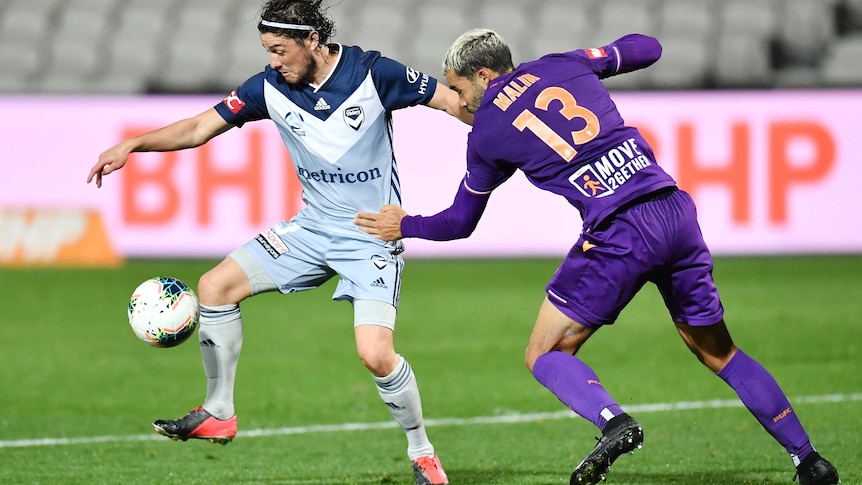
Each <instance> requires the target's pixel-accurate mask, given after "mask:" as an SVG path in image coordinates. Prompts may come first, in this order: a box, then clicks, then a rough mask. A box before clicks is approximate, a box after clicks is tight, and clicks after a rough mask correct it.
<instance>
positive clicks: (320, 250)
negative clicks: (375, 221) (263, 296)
mask: <svg viewBox="0 0 862 485" xmlns="http://www.w3.org/2000/svg"><path fill="white" fill-rule="evenodd" d="M357 234H358V235H359V236H358V237H350V236H347V235H342V234H336V233H322V232H319V231H315V230H310V229H308V228H305V227H302V226H300V224H299V223H297V222H281V223H279V224H277V225H276V226H274V227H272V228H271V229H268V230H266V231H264V232H262V233H260V234H259V235H258V236H257V237H255V238H254V239H252V240H250V241H249V242H247V243H245V244H244V245H243V246H241V247H240V248H238V249H236V250H235V251H233V252H232V253H231V254H230V257H231V258H232V259H234V260H235V261H236V262H237V263H238V264H239V265H240V267H241V268H242V269H243V271H244V272H245V274H246V276H248V279H249V281H250V282H251V285H252V294H258V293H265V292H268V291H275V290H278V291H281V292H282V293H293V292H296V291H303V290H310V289H313V288H317V287H319V286H321V285H322V284H324V283H326V282H327V281H329V279H330V278H332V277H333V276H336V275H338V276H339V280H338V285H337V286H336V288H335V293H334V294H333V295H332V299H333V300H348V301H351V302H352V301H353V300H375V301H382V302H385V303H388V304H390V305H392V306H393V307H395V308H398V301H399V299H400V297H401V273H402V271H403V269H404V260H403V259H402V257H401V245H400V244H392V243H384V242H383V241H379V242H378V241H376V240H372V239H368V238H361V237H362V235H364V233H359V232H357Z"/></svg>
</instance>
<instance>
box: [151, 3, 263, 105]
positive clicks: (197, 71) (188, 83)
mask: <svg viewBox="0 0 862 485" xmlns="http://www.w3.org/2000/svg"><path fill="white" fill-rule="evenodd" d="M174 14H175V22H174V23H173V24H172V26H171V28H170V29H169V30H168V31H167V32H166V33H165V34H164V35H165V41H166V46H167V52H166V54H167V56H166V59H165V62H163V63H160V64H159V69H158V70H157V71H156V72H155V74H156V76H155V78H153V79H151V82H152V84H151V86H152V88H153V89H154V90H156V91H159V92H194V91H199V90H200V89H201V88H205V89H206V88H210V86H211V85H212V83H213V81H214V79H213V78H214V76H215V72H216V70H217V66H218V64H219V63H220V62H221V59H222V58H221V56H222V52H223V51H224V49H225V48H226V47H227V46H226V45H224V44H220V43H219V41H220V40H221V41H223V40H224V37H223V33H224V31H225V29H226V27H227V25H226V20H227V17H226V16H225V12H224V10H222V9H219V8H212V7H211V6H209V5H207V4H205V3H190V4H186V5H184V6H181V7H180V8H179V9H178V10H177V11H176V12H175V13H174ZM261 50H262V49H261ZM210 89H211V88H210Z"/></svg>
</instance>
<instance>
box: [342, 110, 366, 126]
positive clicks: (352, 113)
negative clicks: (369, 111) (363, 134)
mask: <svg viewBox="0 0 862 485" xmlns="http://www.w3.org/2000/svg"><path fill="white" fill-rule="evenodd" d="M364 121H365V112H364V111H362V107H361V106H351V107H349V108H347V109H345V110H344V122H345V123H347V126H349V127H351V128H353V129H354V130H359V127H360V126H362V123H363V122H364Z"/></svg>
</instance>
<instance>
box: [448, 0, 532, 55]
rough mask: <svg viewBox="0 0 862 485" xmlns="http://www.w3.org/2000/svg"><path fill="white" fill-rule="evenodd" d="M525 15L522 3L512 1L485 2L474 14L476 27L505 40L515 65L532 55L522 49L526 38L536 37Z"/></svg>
mask: <svg viewBox="0 0 862 485" xmlns="http://www.w3.org/2000/svg"><path fill="white" fill-rule="evenodd" d="M527 13H528V12H526V9H525V8H524V6H523V2H514V1H508V2H505V1H496V2H485V3H483V4H481V6H480V7H479V9H478V11H477V12H476V22H475V23H476V26H477V27H483V28H488V29H491V30H494V31H496V32H497V33H498V34H500V35H501V36H502V37H503V38H504V39H506V42H507V43H508V44H509V47H510V48H511V49H512V57H513V59H514V61H515V64H516V65H517V64H519V63H521V62H523V61H527V60H530V58H531V54H532V53H531V52H528V51H527V49H524V48H523V46H524V44H525V43H526V41H527V38H528V37H529V36H530V35H536V32H535V30H534V29H535V27H534V24H533V23H532V22H530V21H529V17H528V16H527V15H526V14H527ZM452 40H454V39H452Z"/></svg>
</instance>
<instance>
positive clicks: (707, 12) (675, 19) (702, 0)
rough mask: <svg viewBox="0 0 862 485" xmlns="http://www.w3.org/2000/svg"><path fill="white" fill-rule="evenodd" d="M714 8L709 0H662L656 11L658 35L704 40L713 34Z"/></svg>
mask: <svg viewBox="0 0 862 485" xmlns="http://www.w3.org/2000/svg"><path fill="white" fill-rule="evenodd" d="M715 10H716V6H715V5H714V3H713V2H712V1H711V0H664V1H663V2H662V3H661V6H660V8H659V12H658V18H659V23H660V26H659V27H660V29H661V30H660V36H661V38H662V39H664V38H665V37H668V36H671V37H674V38H678V37H680V36H688V37H689V38H692V39H695V40H696V41H697V42H701V41H704V40H705V38H706V37H711V36H712V35H714V31H715V24H716V23H715V20H714V19H715Z"/></svg>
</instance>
